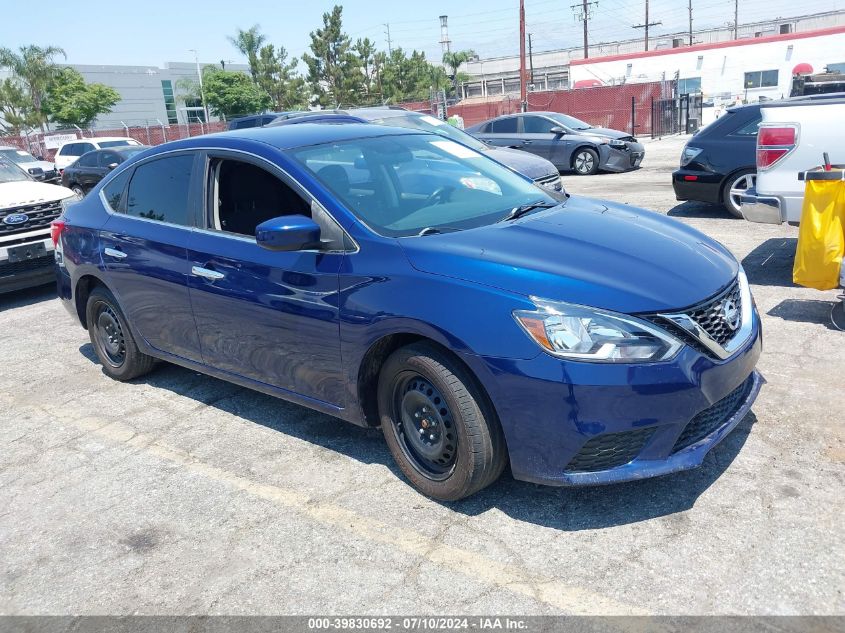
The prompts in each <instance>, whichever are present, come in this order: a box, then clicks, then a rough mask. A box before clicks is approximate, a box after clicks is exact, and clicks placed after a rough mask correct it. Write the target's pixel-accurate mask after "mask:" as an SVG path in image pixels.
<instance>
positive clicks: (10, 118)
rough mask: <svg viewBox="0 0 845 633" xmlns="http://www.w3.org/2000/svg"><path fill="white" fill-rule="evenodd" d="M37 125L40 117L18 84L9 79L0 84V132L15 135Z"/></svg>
mask: <svg viewBox="0 0 845 633" xmlns="http://www.w3.org/2000/svg"><path fill="white" fill-rule="evenodd" d="M39 123H40V117H39V115H38V114H37V113H36V112H35V111H34V110H33V109H32V102H31V101H30V99H29V96H28V95H27V94H26V92H24V90H23V88H21V86H20V84H19V83H18V82H16V81H13V80H12V79H9V78H7V79H4V80H3V81H2V82H0V130H2V131H3V132H4V133H6V134H10V135H16V134H20V133H21V132H23V131H24V130H27V129H29V128H33V127H36V126H37V125H38V124H39Z"/></svg>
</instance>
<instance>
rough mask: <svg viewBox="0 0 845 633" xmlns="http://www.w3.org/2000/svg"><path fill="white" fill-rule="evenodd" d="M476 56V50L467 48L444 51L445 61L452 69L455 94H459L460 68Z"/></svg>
mask: <svg viewBox="0 0 845 633" xmlns="http://www.w3.org/2000/svg"><path fill="white" fill-rule="evenodd" d="M473 57H475V51H474V50H472V49H467V50H463V51H455V52H454V53H453V52H451V51H450V52H446V53H443V63H444V64H445V65H446V66H448V67H449V69H450V70H451V71H452V73H451V74H452V87H453V89H454V91H455V96H458V81H459V79H460V78H459V77H458V69H459V68H460V67H461V66H462V65H463V64H465V63H467V62H468V61H469V60H471V59H472V58H473Z"/></svg>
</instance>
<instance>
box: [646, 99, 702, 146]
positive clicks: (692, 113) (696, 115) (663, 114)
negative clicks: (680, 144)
mask: <svg viewBox="0 0 845 633" xmlns="http://www.w3.org/2000/svg"><path fill="white" fill-rule="evenodd" d="M702 110H703V100H702V95H701V93H700V92H698V93H694V94H683V95H678V96H675V97H672V98H671V99H654V100H652V102H651V138H657V137H660V136H668V135H670V134H692V133H694V132H697V131H698V129H699V128H700V127H701V115H702Z"/></svg>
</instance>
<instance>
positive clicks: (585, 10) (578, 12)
mask: <svg viewBox="0 0 845 633" xmlns="http://www.w3.org/2000/svg"><path fill="white" fill-rule="evenodd" d="M598 5H599V2H598V0H592V1H590V0H582V2H581V4H573V5H572V6H571V7H570V8H571V9H572V12H573V13H574V14H575V19H576V20H578V21H579V22H583V23H584V59H587V58H588V57H589V56H590V45H589V37H588V35H589V34H588V32H587V22H588V21H589V20H590V18H591V17H593V7H594V6H596V7H597V6H598Z"/></svg>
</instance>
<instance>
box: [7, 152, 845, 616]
mask: <svg viewBox="0 0 845 633" xmlns="http://www.w3.org/2000/svg"><path fill="white" fill-rule="evenodd" d="M684 140H685V139H683V138H677V137H676V138H668V139H664V140H661V141H655V142H648V143H647V145H646V151H647V155H646V160H645V163H644V166H643V168H642V169H640V170H638V171H635V172H629V173H626V174H617V175H612V174H605V175H598V176H593V177H581V178H576V177H574V176H565V178H564V182H565V186H566V188H567V190H568V191H570V192H571V193H576V194H585V195H593V196H596V197H606V198H608V199H612V200H616V201H620V202H625V203H630V204H632V205H637V206H642V207H645V208H649V209H653V210H656V211H659V212H661V213H668V214H669V215H670V216H673V217H675V218H677V219H679V220H681V221H682V222H685V223H688V224H690V225H692V226H694V227H696V228H697V229H700V230H701V231H703V232H705V233H707V234H708V235H711V236H713V237H715V238H716V239H718V240H720V241H721V242H723V243H724V244H725V245H727V247H728V248H730V249H731V250H732V251H733V252H734V254H735V255H736V256H737V257H738V258H739V259H740V260H741V261H742V262H743V264H744V266H745V269H746V271H747V273H748V276H749V278H750V280H751V282H752V284H753V291H754V295H755V297H756V301H757V304H758V307H759V309H760V313H761V315H762V318H763V327H764V336H765V342H764V354H763V357H762V359H761V362H760V365H759V369H760V370H761V372H762V374H763V375H764V376H765V378H766V380H767V384H766V385H765V386H764V388H763V391H762V393H761V395H760V397H759V399H758V400H757V403H756V404H755V406H754V409H753V412H752V413H751V414H749V415H748V416H747V417H746V419H745V420H744V421H743V422H742V423H741V424H740V425H739V427H738V428H737V429H736V430H735V431H734V432H733V433H732V434H731V435H730V436H729V437H728V438H727V439H726V440H725V441H724V442H723V443H722V444H720V445H719V446H718V447H716V448H715V449H714V450H713V451H712V452H711V453H710V454H709V455H708V457H707V460H706V462H705V465H704V467H702V468H700V469H698V470H695V471H690V472H686V473H681V474H677V475H672V476H667V477H662V478H659V479H654V480H649V481H642V482H635V483H630V484H622V485H615V486H606V487H599V488H590V489H559V488H548V487H540V486H535V485H531V484H526V483H521V482H516V481H514V480H513V479H512V478H511V477H510V475H509V474H508V473H506V474H505V475H504V476H503V477H502V479H501V480H500V481H499V482H498V483H497V484H495V485H493V486H491V487H490V488H488V489H486V490H484V491H482V492H481V493H479V494H478V495H476V496H475V497H472V498H470V499H468V500H466V501H464V502H461V503H456V504H442V503H437V502H434V501H431V500H429V499H427V498H425V497H423V496H421V495H420V494H418V493H417V492H415V491H414V489H412V488H411V487H410V486H409V485H407V484H406V483H405V482H404V481H403V480H402V479H401V477H400V474H399V472H398V469H397V468H396V467H395V466H394V465H393V462H392V460H391V457H390V454H389V453H388V450H387V448H386V446H385V444H384V442H383V439H382V436H381V433H380V432H379V431H377V430H365V429H361V428H357V427H354V426H352V425H348V424H346V423H343V422H340V421H338V420H335V419H333V418H330V417H328V416H325V415H321V414H318V413H315V412H312V411H310V410H307V409H304V408H300V407H298V406H295V405H292V404H288V403H286V402H283V401H279V400H275V399H273V398H270V397H268V396H264V395H261V394H257V393H254V392H251V391H248V390H245V389H242V388H240V387H237V386H234V385H231V384H228V383H225V382H222V381H219V380H216V379H213V378H209V377H206V376H203V375H200V374H197V373H195V372H191V371H188V370H185V369H182V368H178V367H174V366H169V365H162V366H161V367H160V368H159V369H158V370H157V371H156V372H155V373H153V374H151V375H149V376H147V377H145V378H142V379H139V380H137V381H134V382H132V383H128V384H121V383H118V382H114V381H112V380H109V379H108V378H106V377H105V376H104V375H103V374H102V372H101V370H100V367H99V366H98V364H97V363H96V362H95V356H94V352H93V350H92V348H91V345H90V343H89V341H88V336H87V333H86V332H85V331H84V330H83V329H82V328H81V327H79V325H78V324H75V323H74V322H72V321H71V319H70V317H69V316H68V314H67V313H66V312H65V310H64V309H63V308H62V307H61V305H60V304H59V302H58V301H57V300H56V299H55V298H54V291H53V290H52V289H51V288H46V289H44V288H41V289H35V290H30V291H26V292H19V293H15V294H13V295H6V296H3V297H0V345H2V350H3V359H4V362H5V370H4V371H3V372H2V374H1V375H0V407H2V410H3V413H2V418H3V423H2V425H0V543H2V546H0V552H2V553H0V563H2V571H0V612H2V613H15V614H55V613H74V614H116V613H120V614H124V613H140V614H148V613H149V614H153V613H155V614H205V613H210V614H223V613H225V614H254V613H260V614H314V613H321V614H323V613H357V614H382V613H385V614H409V613H414V614H434V613H437V614H467V613H472V614H476V613H477V614H482V613H500V614H568V613H574V614H583V613H596V614H611V613H612V614H630V613H634V614H641V613H642V614H678V613H683V614H811V613H812V614H828V613H843V612H845V598H843V588H845V571H843V570H845V550H843V547H842V517H843V510H845V508H843V494H842V491H843V484H845V481H844V480H845V425H843V420H845V401H843V390H842V384H843V377H845V354H843V349H845V346H843V341H845V338H843V336H845V334H843V333H841V332H839V331H837V330H835V329H834V327H833V325H831V324H830V321H829V313H830V310H831V307H832V305H833V301H834V299H835V293H833V292H826V293H823V292H818V291H814V290H808V289H804V288H799V287H795V286H793V285H792V283H791V271H792V253H793V252H794V249H795V242H796V239H797V234H798V230H797V229H796V228H793V227H788V226H768V225H756V224H751V223H748V222H745V221H744V220H738V219H735V218H732V217H731V216H729V215H728V213H727V212H726V211H724V210H722V209H721V208H718V207H712V206H708V205H703V204H698V203H683V204H682V203H678V202H676V201H675V199H674V195H673V192H672V188H671V182H670V177H669V173H670V172H671V170H672V169H674V168H675V166H676V165H677V161H678V156H679V154H680V151H681V147H682V146H683V143H684ZM163 309H166V307H163Z"/></svg>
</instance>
